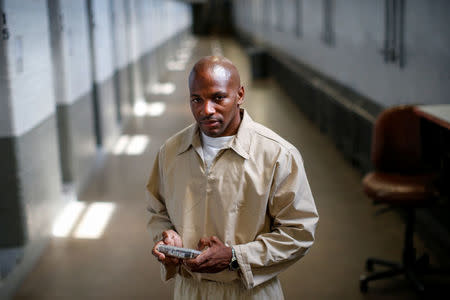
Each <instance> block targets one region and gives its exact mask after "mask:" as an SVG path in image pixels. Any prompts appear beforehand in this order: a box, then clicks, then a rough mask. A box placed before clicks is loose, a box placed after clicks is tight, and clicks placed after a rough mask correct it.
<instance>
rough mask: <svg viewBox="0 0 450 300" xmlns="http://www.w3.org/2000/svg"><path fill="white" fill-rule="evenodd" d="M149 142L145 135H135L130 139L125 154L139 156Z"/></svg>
mask: <svg viewBox="0 0 450 300" xmlns="http://www.w3.org/2000/svg"><path fill="white" fill-rule="evenodd" d="M148 142H149V138H148V136H146V135H135V136H133V137H132V138H131V140H130V142H129V144H128V147H127V150H126V154H128V155H140V154H142V153H143V152H144V151H145V148H146V147H147V145H148Z"/></svg>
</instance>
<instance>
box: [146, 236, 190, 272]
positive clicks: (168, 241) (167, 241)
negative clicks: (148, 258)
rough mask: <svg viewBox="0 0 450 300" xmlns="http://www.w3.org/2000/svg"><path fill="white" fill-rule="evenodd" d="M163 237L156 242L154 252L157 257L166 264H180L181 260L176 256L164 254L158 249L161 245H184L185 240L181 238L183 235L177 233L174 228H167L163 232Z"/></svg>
mask: <svg viewBox="0 0 450 300" xmlns="http://www.w3.org/2000/svg"><path fill="white" fill-rule="evenodd" d="M162 236H163V239H162V240H161V241H159V242H157V243H156V244H155V246H154V247H153V250H152V254H153V255H154V256H156V258H157V259H158V260H159V261H160V262H162V263H163V264H165V265H166V266H169V265H178V264H180V260H179V259H178V258H176V257H170V256H166V255H164V253H161V252H159V251H158V246H159V245H170V246H175V247H183V241H182V240H181V237H180V235H179V234H178V233H176V232H175V231H174V230H172V229H170V230H166V231H164V232H163V233H162Z"/></svg>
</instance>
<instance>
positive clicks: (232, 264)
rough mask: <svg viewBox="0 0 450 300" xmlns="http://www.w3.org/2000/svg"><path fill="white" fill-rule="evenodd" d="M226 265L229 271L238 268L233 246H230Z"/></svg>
mask: <svg viewBox="0 0 450 300" xmlns="http://www.w3.org/2000/svg"><path fill="white" fill-rule="evenodd" d="M228 267H229V269H230V270H231V271H236V270H238V269H239V263H238V261H237V258H236V252H235V251H234V248H233V247H231V261H230V264H229V265H228Z"/></svg>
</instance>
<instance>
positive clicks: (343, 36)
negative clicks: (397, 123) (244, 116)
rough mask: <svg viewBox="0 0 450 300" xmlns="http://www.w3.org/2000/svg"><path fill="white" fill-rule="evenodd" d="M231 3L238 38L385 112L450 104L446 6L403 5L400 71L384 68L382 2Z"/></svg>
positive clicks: (413, 0) (416, 1)
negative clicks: (302, 66)
mask: <svg viewBox="0 0 450 300" xmlns="http://www.w3.org/2000/svg"><path fill="white" fill-rule="evenodd" d="M233 3H234V22H235V25H236V27H237V29H238V30H239V31H242V32H245V33H246V34H249V35H250V36H252V37H253V38H254V39H256V40H258V41H260V42H262V43H265V44H267V45H269V46H270V47H273V48H276V49H279V50H281V51H283V52H284V53H285V54H287V55H289V56H291V57H292V58H294V59H295V60H298V61H300V62H301V63H303V64H306V65H308V66H309V67H311V68H312V69H315V70H317V71H318V72H320V73H322V74H324V75H326V76H328V77H330V78H333V79H334V80H336V81H337V82H339V83H340V84H342V85H344V86H347V87H350V88H352V89H354V90H355V91H357V92H358V93H360V94H362V95H364V96H365V97H368V98H370V99H373V101H375V102H376V103H377V104H379V105H380V106H382V107H389V106H392V105H398V104H405V103H413V104H416V103H422V104H438V103H450V85H449V81H450V71H449V70H450V52H449V51H448V49H449V47H450V26H449V23H450V21H449V20H450V2H449V1H446V0H436V1H420V0H406V1H404V3H405V6H404V59H405V62H404V66H403V67H401V66H400V65H399V63H398V62H394V63H386V62H385V61H384V54H383V47H384V43H385V24H384V22H385V9H386V7H385V1H381V0H380V1H370V0H365V1H360V0H347V1H335V0H323V1H314V0H263V1H259V0H242V1H241V0H239V1H234V2H233ZM289 11H290V12H291V13H288V12H289ZM292 12H294V13H295V15H296V16H295V18H293V16H292ZM280 16H282V17H280Z"/></svg>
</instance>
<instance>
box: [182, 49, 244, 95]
mask: <svg viewBox="0 0 450 300" xmlns="http://www.w3.org/2000/svg"><path fill="white" fill-rule="evenodd" d="M205 76H208V77H211V78H213V79H214V80H218V81H222V82H227V84H228V85H229V86H230V87H231V88H233V89H239V87H240V86H241V79H240V76H239V72H238V70H237V68H236V67H235V65H234V64H233V63H232V62H231V60H229V59H228V58H225V57H223V56H205V57H203V58H202V59H200V60H199V61H198V62H197V63H196V64H195V65H194V67H193V68H192V70H191V73H190V74H189V87H191V86H192V84H193V81H194V80H196V79H198V78H199V77H205Z"/></svg>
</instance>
